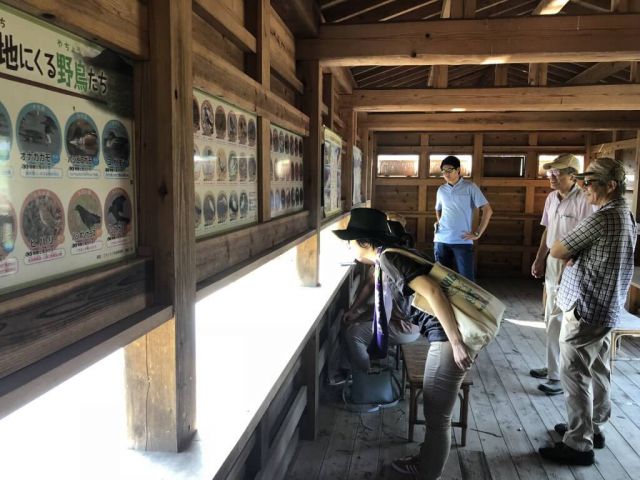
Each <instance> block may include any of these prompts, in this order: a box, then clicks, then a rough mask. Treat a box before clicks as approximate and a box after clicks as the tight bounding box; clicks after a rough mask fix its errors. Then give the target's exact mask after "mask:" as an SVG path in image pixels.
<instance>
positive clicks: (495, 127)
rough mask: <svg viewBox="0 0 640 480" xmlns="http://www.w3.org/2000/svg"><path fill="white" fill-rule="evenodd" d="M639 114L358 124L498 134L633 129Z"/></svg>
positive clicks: (392, 118)
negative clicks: (501, 132)
mask: <svg viewBox="0 0 640 480" xmlns="http://www.w3.org/2000/svg"><path fill="white" fill-rule="evenodd" d="M638 125H640V112H637V111H633V112H620V111H608V112H542V113H540V112H506V113H487V112H484V113H474V112H470V113H469V112H464V113H422V114H419V113H400V114H388V113H373V114H372V113H370V114H368V115H367V119H366V121H364V122H362V124H360V127H361V128H363V129H368V130H370V131H395V132H403V131H407V132H409V131H412V132H424V131H433V132H436V131H437V132H454V131H464V132H473V131H475V132H481V131H485V132H491V131H494V132H498V131H536V130H537V131H554V130H555V131H596V130H611V129H620V130H633V129H636V128H637V127H638Z"/></svg>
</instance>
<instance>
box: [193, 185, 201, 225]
mask: <svg viewBox="0 0 640 480" xmlns="http://www.w3.org/2000/svg"><path fill="white" fill-rule="evenodd" d="M194 207H195V220H194V221H195V227H196V228H198V226H199V225H200V220H201V219H202V204H201V203H200V195H198V194H197V193H196V195H195V202H194Z"/></svg>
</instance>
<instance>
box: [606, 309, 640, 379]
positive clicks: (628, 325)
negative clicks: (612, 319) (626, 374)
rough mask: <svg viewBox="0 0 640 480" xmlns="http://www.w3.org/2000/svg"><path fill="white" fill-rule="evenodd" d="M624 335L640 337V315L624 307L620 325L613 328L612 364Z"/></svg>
mask: <svg viewBox="0 0 640 480" xmlns="http://www.w3.org/2000/svg"><path fill="white" fill-rule="evenodd" d="M624 336H629V337H640V317H637V316H635V315H632V314H631V313H629V312H627V310H625V309H622V312H621V314H620V320H619V321H618V325H617V326H616V327H615V328H614V329H613V330H611V366H612V368H613V361H614V360H615V358H616V354H617V353H618V348H619V344H620V340H621V339H622V337H624Z"/></svg>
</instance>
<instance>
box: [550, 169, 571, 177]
mask: <svg viewBox="0 0 640 480" xmlns="http://www.w3.org/2000/svg"><path fill="white" fill-rule="evenodd" d="M564 173H567V172H566V171H565V170H559V169H557V168H553V169H551V170H547V177H551V176H553V177H559V176H560V175H562V174H564Z"/></svg>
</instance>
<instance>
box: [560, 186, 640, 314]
mask: <svg viewBox="0 0 640 480" xmlns="http://www.w3.org/2000/svg"><path fill="white" fill-rule="evenodd" d="M636 235H637V232H636V223H635V221H634V219H633V217H632V216H631V213H630V212H629V208H628V207H627V204H626V202H625V200H624V199H622V198H621V199H616V200H612V201H610V202H608V203H607V204H605V205H603V206H602V207H601V208H600V209H599V210H597V211H596V212H595V213H593V215H591V216H589V217H587V218H585V219H584V220H583V221H581V222H580V223H579V224H578V225H577V226H576V228H575V229H573V230H572V231H571V232H570V233H569V234H568V235H567V236H566V237H564V238H563V239H562V240H561V242H562V244H563V245H564V246H565V247H566V248H567V250H568V251H569V253H570V255H571V258H572V259H573V260H574V264H573V266H571V267H568V268H566V269H565V271H564V274H563V275H562V281H561V283H560V290H559V291H558V297H557V299H556V302H557V304H558V306H559V307H560V308H561V309H562V310H563V311H565V312H566V311H568V310H571V309H572V308H573V307H575V308H576V312H577V313H578V314H579V316H580V318H581V320H582V321H584V322H586V323H588V324H591V325H599V326H604V327H614V326H615V325H616V322H617V321H618V318H619V316H620V310H621V309H622V308H624V302H625V298H626V295H627V290H628V289H629V284H630V283H631V278H632V276H633V250H634V248H635V243H636Z"/></svg>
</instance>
